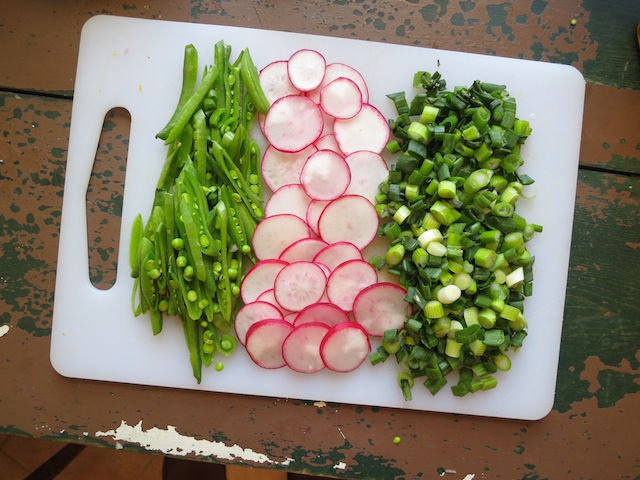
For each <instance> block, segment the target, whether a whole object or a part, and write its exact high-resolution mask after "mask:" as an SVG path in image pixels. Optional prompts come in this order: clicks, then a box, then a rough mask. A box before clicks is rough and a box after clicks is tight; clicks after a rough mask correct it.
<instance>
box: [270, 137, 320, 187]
mask: <svg viewBox="0 0 640 480" xmlns="http://www.w3.org/2000/svg"><path fill="white" fill-rule="evenodd" d="M317 151H318V148H317V147H316V146H315V145H309V146H308V147H307V148H305V149H303V150H300V151H299V152H282V151H280V150H278V149H277V148H275V147H274V146H273V145H269V146H267V148H265V150H264V154H263V155H262V166H261V169H262V178H263V179H264V183H266V185H267V187H269V190H271V191H272V192H275V191H276V190H278V189H279V188H280V187H282V186H284V185H292V184H299V183H300V172H302V167H304V164H305V162H306V161H307V158H309V156H310V155H312V154H313V153H315V152H317Z"/></svg>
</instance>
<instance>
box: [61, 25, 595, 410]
mask: <svg viewBox="0 0 640 480" xmlns="http://www.w3.org/2000/svg"><path fill="white" fill-rule="evenodd" d="M218 40H224V41H225V43H227V44H229V45H231V46H232V48H233V51H234V52H235V54H234V57H235V55H237V53H238V52H240V50H241V49H243V48H245V47H249V49H250V51H251V54H252V57H253V59H254V62H255V63H256V65H257V66H258V68H261V67H263V66H265V65H267V64H268V63H269V62H272V61H274V60H279V59H286V58H288V57H289V56H290V55H291V54H292V53H293V52H294V51H296V50H297V49H299V48H303V47H304V48H313V49H317V50H319V51H320V52H322V53H323V54H324V55H325V57H326V59H327V61H328V63H331V62H344V63H346V64H348V65H351V66H353V67H355V68H357V69H358V70H359V71H360V72H361V73H362V74H363V75H364V77H365V78H366V80H367V82H368V85H369V89H370V94H371V98H370V101H371V103H373V104H374V105H376V106H377V107H378V108H380V110H381V111H382V112H383V113H384V114H385V115H386V116H387V117H391V116H393V114H394V112H393V107H392V104H391V102H390V101H389V100H388V99H386V97H385V95H386V94H387V93H392V92H396V91H400V90H405V91H407V97H408V98H411V96H412V87H411V82H412V78H413V74H414V73H415V71H417V70H427V71H431V72H434V71H436V70H438V71H440V72H441V73H442V75H443V77H444V78H445V79H446V80H447V85H448V86H449V87H453V86H455V85H470V84H471V83H472V82H473V81H474V80H476V79H480V80H483V81H487V82H494V83H501V84H506V85H507V86H508V90H509V91H510V93H511V94H512V95H513V96H515V97H517V101H518V116H519V117H520V118H524V119H528V120H530V122H531V124H532V127H533V135H532V137H531V138H530V139H529V140H528V141H527V144H526V146H525V148H524V150H523V156H524V157H525V161H526V164H525V168H524V169H523V171H524V172H526V173H528V174H529V175H530V176H532V177H533V178H534V179H535V180H536V184H535V190H536V191H537V195H536V197H535V199H533V200H529V201H526V200H523V201H521V202H520V203H519V204H518V211H519V212H520V213H521V214H523V215H524V216H525V217H526V218H527V219H528V220H529V221H531V222H535V223H541V224H544V232H543V234H541V235H538V236H537V237H536V238H535V239H534V240H533V241H532V242H531V243H530V246H531V247H530V248H531V250H532V251H533V253H534V254H535V255H536V264H535V271H534V273H535V281H534V296H533V297H531V298H530V299H528V300H527V302H526V316H527V319H528V322H529V336H528V337H527V339H526V341H525V344H524V346H523V348H522V349H521V351H520V352H519V353H518V354H517V355H515V356H514V357H513V359H512V364H513V365H512V369H511V370H510V371H509V372H507V373H506V374H500V375H499V385H498V388H496V389H494V390H491V391H487V392H481V393H477V394H473V395H467V396H466V397H463V398H456V397H454V396H452V395H451V393H450V391H449V387H448V386H447V387H445V388H444V389H443V390H441V391H440V393H439V394H438V395H437V396H435V397H432V396H431V395H430V394H429V393H428V391H427V390H426V389H425V388H423V387H422V385H421V384H419V383H418V384H417V385H416V387H415V388H414V399H413V401H410V402H405V401H404V400H403V398H402V394H401V392H400V389H399V388H398V387H397V384H396V378H395V377H396V373H395V371H396V368H397V365H396V364H395V360H393V359H390V360H389V361H388V362H386V364H384V365H382V366H380V365H379V366H376V367H372V366H370V365H368V362H365V364H364V365H363V366H362V367H361V368H360V369H358V370H357V371H356V372H352V373H350V374H337V373H332V372H328V371H324V372H319V373H316V374H313V375H304V374H297V373H294V372H292V371H290V370H288V369H284V368H283V369H279V370H275V371H267V370H263V369H261V368H259V367H257V366H255V365H254V364H253V363H252V362H251V361H250V360H249V358H248V356H247V355H246V353H245V352H244V350H243V349H242V348H239V349H238V350H237V352H236V353H235V354H234V355H233V356H232V357H231V358H225V368H224V370H223V371H222V372H217V371H215V369H213V368H208V369H205V370H204V372H203V381H202V384H200V385H197V384H196V382H195V380H194V379H193V377H192V375H191V368H190V365H189V358H188V354H187V351H186V346H185V342H184V337H183V332H182V328H181V327H180V326H179V322H177V321H176V322H172V321H169V320H166V321H165V328H164V331H163V332H162V333H161V334H160V335H159V336H157V337H154V336H153V335H152V334H151V331H150V326H149V322H148V319H147V318H140V317H139V318H135V317H134V316H133V315H132V312H131V301H130V297H131V289H132V285H133V283H132V279H131V278H130V276H129V269H128V250H129V235H130V226H131V224H132V221H133V218H134V217H135V215H136V214H137V213H139V212H141V213H143V215H146V214H147V212H149V209H150V205H151V203H152V201H153V196H154V188H155V184H156V179H157V177H158V175H159V173H160V169H161V167H162V164H163V161H164V158H165V154H166V150H165V147H164V146H163V144H162V142H161V141H159V140H156V139H155V138H154V135H155V133H156V132H157V131H159V130H160V129H161V128H162V127H163V126H164V123H165V122H166V120H167V119H168V118H169V117H170V115H171V114H172V113H173V109H174V106H175V102H176V100H177V96H178V93H179V90H180V85H181V76H182V58H183V51H184V46H185V45H186V44H188V43H193V44H194V45H195V46H196V47H197V49H198V51H199V52H200V65H201V67H202V66H203V65H205V64H210V63H211V62H213V45H214V43H215V42H217V41H218ZM584 89H585V82H584V80H583V78H582V75H581V74H580V73H579V72H578V71H577V70H576V69H574V68H572V67H568V66H564V65H555V64H549V63H540V62H532V61H524V60H516V59H505V58H499V57H491V56H481V55H475V54H465V53H457V52H449V51H442V50H432V49H426V48H417V47H409V46H399V45H390V44H383V43H374V42H367V41H357V40H347V39H339V38H329V37H321V36H310V35H302V34H293V33H285V32H275V31H265V30H253V29H243V28H232V27H224V26H215V25H198V24H188V23H176V22H165V21H157V20H141V19H132V18H120V17H111V16H97V17H94V18H92V19H91V20H89V21H88V22H87V23H86V25H85V26H84V28H83V31H82V38H81V43H80V52H79V58H78V68H77V77H76V88H75V94H74V102H73V110H72V119H71V133H70V140H69V153H68V163H67V173H66V175H67V176H66V182H65V190H64V201H63V209H62V220H61V222H62V224H61V234H60V248H59V257H58V271H57V280H56V292H55V304H54V313H53V329H52V336H51V362H52V364H53V366H54V368H55V369H56V371H58V372H59V373H60V374H62V375H64V376H68V377H74V378H83V379H93V380H105V381H114V382H125V383H133V384H145V385H155V386H166V387H177V388H187V389H199V390H208V391H216V392H228V393H235V394H250V395H263V396H271V397H278V398H296V399H303V400H314V401H315V400H317V401H327V402H342V403H351V404H361V405H372V406H386V407H398V408H405V409H418V410H428V411H438V412H452V413H465V414H472V415H482V416H495V417H504V418H518V419H528V420H532V419H539V418H542V417H544V416H545V415H546V414H547V413H548V412H549V411H550V410H551V408H552V405H553V399H554V394H555V382H556V374H557V367H558V356H559V350H560V337H561V328H562V315H563V310H564V300H565V289H566V281H567V270H568V264H569V250H570V240H571V238H570V237H571V230H572V221H573V210H574V199H575V186H576V179H577V167H578V155H579V146H580V135H581V128H582V112H583V101H584ZM113 107H124V108H126V109H127V110H129V112H130V114H131V119H132V124H131V133H130V144H129V153H128V161H127V172H126V181H125V190H124V204H123V213H122V228H121V238H120V252H119V259H118V273H117V279H116V283H115V285H114V286H113V287H112V288H111V289H110V290H107V291H102V290H97V289H96V288H94V287H93V286H92V284H91V282H90V280H89V274H88V253H87V228H86V210H85V209H86V191H87V185H88V182H89V178H90V175H91V170H92V166H93V165H92V162H93V159H94V157H95V152H96V148H97V144H98V139H99V136H100V131H101V128H102V122H103V119H104V116H105V114H106V113H107V112H108V111H109V110H110V109H111V108H113ZM452 381H454V382H455V381H456V380H455V379H454V378H452Z"/></svg>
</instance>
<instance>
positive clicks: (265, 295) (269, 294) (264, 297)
mask: <svg viewBox="0 0 640 480" xmlns="http://www.w3.org/2000/svg"><path fill="white" fill-rule="evenodd" d="M256 302H266V303H269V304H271V305H273V306H274V307H276V308H277V309H278V310H280V313H282V316H283V317H285V318H287V316H288V315H290V314H291V313H295V312H290V311H289V310H287V309H286V308H282V306H281V305H280V304H279V303H278V301H277V300H276V296H275V294H274V292H273V288H270V289H269V290H266V291H264V292H262V293H261V294H260V296H259V297H258V299H257V300H256Z"/></svg>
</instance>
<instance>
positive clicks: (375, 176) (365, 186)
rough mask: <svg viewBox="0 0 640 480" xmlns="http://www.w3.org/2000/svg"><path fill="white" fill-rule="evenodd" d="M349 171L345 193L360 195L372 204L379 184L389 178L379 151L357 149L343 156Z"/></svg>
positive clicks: (387, 168)
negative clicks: (349, 180) (349, 178)
mask: <svg viewBox="0 0 640 480" xmlns="http://www.w3.org/2000/svg"><path fill="white" fill-rule="evenodd" d="M344 160H345V162H346V163H347V165H348V166H349V171H350V172H351V182H350V183H349V186H348V187H347V189H346V190H345V192H344V193H345V194H346V195H349V194H354V195H362V196H363V197H364V198H366V199H367V200H369V201H370V202H371V203H373V204H374V205H375V204H376V201H375V197H376V195H378V193H380V189H379V186H380V184H381V183H382V182H384V181H385V180H387V179H388V178H389V167H388V166H387V162H385V160H384V158H382V156H381V155H380V154H379V153H375V152H370V151H368V150H359V151H357V152H353V153H352V154H350V155H347V156H346V157H345V159H344Z"/></svg>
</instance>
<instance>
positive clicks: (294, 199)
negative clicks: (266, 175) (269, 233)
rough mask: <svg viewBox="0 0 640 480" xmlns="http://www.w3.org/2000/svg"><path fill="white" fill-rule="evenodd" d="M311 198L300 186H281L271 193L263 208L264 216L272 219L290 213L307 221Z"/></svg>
mask: <svg viewBox="0 0 640 480" xmlns="http://www.w3.org/2000/svg"><path fill="white" fill-rule="evenodd" d="M309 203H311V198H310V197H309V195H307V192H305V190H304V188H303V186H302V185H300V184H292V185H283V186H282V187H280V188H279V189H278V190H276V191H275V192H273V195H271V198H269V200H267V203H266V204H265V206H264V216H265V217H273V216H274V215H280V214H283V213H290V214H292V215H295V216H296V217H300V218H301V219H302V220H304V221H306V220H307V207H308V206H309Z"/></svg>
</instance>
